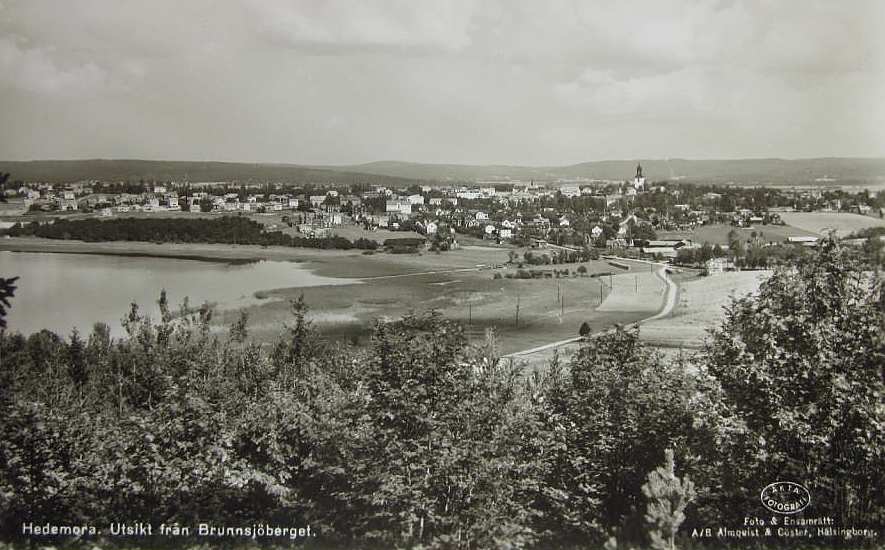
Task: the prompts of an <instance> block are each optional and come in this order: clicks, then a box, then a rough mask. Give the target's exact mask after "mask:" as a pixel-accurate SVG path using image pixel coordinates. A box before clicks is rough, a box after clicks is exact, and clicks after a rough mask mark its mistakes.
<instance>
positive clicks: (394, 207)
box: [385, 199, 412, 214]
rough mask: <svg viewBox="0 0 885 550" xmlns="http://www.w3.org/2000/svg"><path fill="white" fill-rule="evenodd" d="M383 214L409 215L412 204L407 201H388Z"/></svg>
mask: <svg viewBox="0 0 885 550" xmlns="http://www.w3.org/2000/svg"><path fill="white" fill-rule="evenodd" d="M385 212H388V213H390V212H395V213H398V214H411V213H412V203H411V202H409V201H408V200H398V199H397V200H389V201H387V203H386V208H385Z"/></svg>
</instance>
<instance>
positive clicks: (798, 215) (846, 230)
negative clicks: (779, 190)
mask: <svg viewBox="0 0 885 550" xmlns="http://www.w3.org/2000/svg"><path fill="white" fill-rule="evenodd" d="M781 219H782V220H784V222H786V223H788V224H790V225H792V226H793V227H798V228H800V229H803V230H805V231H809V232H812V233H814V234H816V235H825V234H826V233H827V232H828V231H830V230H835V231H836V235H838V236H840V237H844V236H846V235H849V234H851V233H854V232H855V231H857V230H859V229H866V228H867V227H885V220H883V219H881V218H874V217H872V216H863V215H861V214H850V213H847V212H784V213H782V214H781Z"/></svg>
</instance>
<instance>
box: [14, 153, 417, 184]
mask: <svg viewBox="0 0 885 550" xmlns="http://www.w3.org/2000/svg"><path fill="white" fill-rule="evenodd" d="M0 171H3V172H9V173H11V174H12V179H14V180H19V181H45V182H53V183H57V182H74V181H88V180H101V181H127V180H128V181H139V180H142V179H143V180H145V181H153V180H158V181H189V182H210V181H236V182H252V183H263V182H282V183H297V184H329V183H343V184H354V183H369V184H381V185H389V186H392V187H408V186H409V185H412V184H414V183H416V181H415V180H411V179H409V178H403V177H399V176H396V175H384V174H368V173H363V174H360V173H354V172H350V171H343V170H335V169H332V168H325V167H311V166H301V165H297V164H258V163H254V164H252V163H238V162H200V161H161V160H104V159H90V160H34V161H24V162H20V161H8V162H7V161H0Z"/></svg>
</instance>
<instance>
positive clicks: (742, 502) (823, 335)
mask: <svg viewBox="0 0 885 550" xmlns="http://www.w3.org/2000/svg"><path fill="white" fill-rule="evenodd" d="M10 303H11V304H12V307H14V306H15V298H14V297H13V298H12V299H11V300H10ZM159 305H160V310H161V316H160V318H159V319H149V318H146V317H144V316H142V315H141V313H140V310H139V308H138V307H137V306H136V305H134V304H133V305H132V307H131V310H130V311H129V312H128V313H126V315H125V317H124V318H123V324H124V327H125V329H126V336H124V337H121V338H112V337H111V336H110V332H109V330H108V327H107V326H104V325H101V324H98V325H96V326H95V327H94V328H93V330H92V332H91V333H90V334H78V333H76V332H75V333H73V334H70V335H58V334H54V333H51V332H49V331H45V330H44V331H41V332H38V333H35V334H31V335H22V334H18V333H9V332H6V331H0V357H2V369H0V387H2V392H0V415H2V419H3V422H2V423H0V469H2V474H3V475H2V476H0V517H2V519H3V521H2V523H0V530H2V532H0V538H2V539H3V540H5V541H7V542H9V543H12V544H16V545H17V544H26V543H27V540H25V539H24V538H23V537H22V533H21V525H22V523H23V522H25V521H32V522H34V523H40V522H47V521H48V522H52V523H54V524H68V525H82V524H95V525H99V526H101V527H102V528H106V526H107V525H110V524H111V523H112V522H125V521H130V522H132V521H137V520H147V521H151V522H153V523H154V524H160V523H164V524H167V525H169V524H178V525H182V526H186V525H196V524H197V523H198V522H209V523H212V524H216V525H251V524H272V525H273V524H276V525H287V526H288V525H293V526H308V525H309V526H310V527H311V530H312V531H311V532H312V533H313V536H312V537H311V538H309V539H305V540H303V541H300V542H299V544H302V545H303V546H304V547H307V548H424V549H429V548H440V549H445V548H457V549H473V548H476V549H487V548H502V549H503V548H506V549H523V548H525V549H532V548H544V549H546V548H564V549H569V548H588V547H590V548H602V547H603V546H604V547H606V548H677V547H678V548H714V547H716V548H719V547H723V546H727V547H748V546H753V547H759V546H758V542H759V541H748V540H746V539H744V540H734V539H716V538H713V539H708V540H704V539H699V538H697V537H693V536H692V533H697V532H703V529H704V528H709V527H713V528H714V529H715V528H716V527H725V528H730V529H736V528H740V527H742V526H744V525H745V522H746V520H747V518H748V517H756V516H759V517H764V518H769V517H772V516H773V515H774V514H773V513H771V512H768V511H767V510H765V509H764V508H763V506H762V503H761V502H760V500H759V499H760V497H759V495H760V491H761V490H762V489H763V488H764V487H765V486H767V485H769V484H770V483H773V482H776V481H792V482H795V483H798V484H802V485H803V486H804V487H806V488H807V489H808V491H809V493H810V494H811V495H812V499H811V502H810V504H808V507H807V508H806V509H805V510H804V511H803V512H802V515H803V516H804V517H809V518H811V517H829V518H832V520H833V522H834V523H833V524H834V525H835V526H837V527H841V528H851V527H853V528H871V529H874V530H876V535H875V536H873V537H868V538H857V539H851V540H848V541H846V540H845V539H844V538H840V539H833V538H827V537H817V536H815V537H811V538H808V539H806V540H803V541H801V544H799V545H798V546H797V542H796V541H795V540H793V539H789V538H777V537H773V538H769V539H766V540H765V541H764V546H765V547H766V548H772V547H783V548H796V547H803V548H809V547H833V546H841V545H844V544H848V545H850V546H851V547H878V546H881V545H882V544H883V542H885V539H883V535H882V533H883V531H882V528H883V527H885V494H883V492H882V491H881V488H882V487H883V486H885V406H883V395H885V336H883V335H885V292H883V285H882V278H881V277H880V275H879V274H878V273H871V272H869V271H864V270H863V269H861V267H860V266H859V265H858V264H857V263H856V261H855V260H854V259H852V256H851V255H849V254H847V253H846V250H845V249H844V248H842V246H840V245H839V243H838V242H836V241H835V240H827V241H825V242H824V243H823V244H822V245H821V246H820V247H818V248H816V249H814V250H813V251H812V252H811V253H809V254H808V255H805V256H803V257H801V258H800V259H798V260H797V263H796V264H795V265H793V266H784V267H780V268H778V269H777V270H776V271H775V273H774V275H773V276H772V277H771V278H770V279H769V280H768V281H767V282H765V283H764V284H763V286H762V287H761V289H760V290H759V292H758V293H757V294H755V295H751V296H748V297H745V298H742V299H739V300H735V301H733V302H732V303H731V305H730V306H729V307H728V310H727V314H726V318H725V320H724V321H723V322H722V324H721V325H720V326H717V327H713V328H712V329H711V331H710V337H709V339H708V340H707V343H706V345H705V347H704V349H703V350H702V351H701V352H699V353H697V354H695V355H684V354H680V355H677V356H674V357H671V358H667V356H664V355H662V354H661V353H659V352H657V351H655V350H653V349H650V348H647V347H645V346H644V345H643V344H642V342H641V341H640V339H639V337H638V332H637V330H636V329H627V328H616V329H613V330H611V331H609V332H606V333H602V334H599V335H596V336H595V337H588V338H586V340H585V342H584V343H583V344H582V347H581V349H580V350H579V351H578V352H577V353H575V354H574V355H573V356H572V357H568V358H557V359H554V360H553V361H552V363H550V364H549V365H547V366H545V367H544V368H537V369H527V368H525V367H524V366H523V365H521V364H519V363H518V362H514V361H512V360H510V359H504V358H502V357H501V356H500V354H499V352H498V350H497V346H496V343H495V335H494V333H493V332H491V331H490V332H489V333H488V334H487V337H486V339H485V342H484V343H482V344H479V345H470V344H469V343H468V340H467V337H466V334H465V329H464V327H462V326H461V325H459V324H458V323H456V322H454V321H451V320H448V319H445V318H443V317H442V316H440V315H439V314H437V313H435V312H432V311H430V312H415V313H413V314H411V315H408V316H406V317H404V318H402V319H398V320H378V321H376V323H375V324H374V328H373V334H372V342H371V345H370V346H369V347H368V348H361V349H358V348H350V347H342V346H341V345H337V347H336V346H333V345H331V344H329V343H326V342H324V341H323V340H321V339H320V338H319V337H318V336H317V333H316V332H315V330H314V328H313V326H312V325H311V322H310V312H309V311H308V310H307V308H306V306H305V304H304V302H303V300H294V301H293V302H292V319H291V322H290V323H289V324H288V325H287V326H285V327H283V328H281V332H280V335H279V338H278V340H277V341H276V343H274V344H272V345H264V346H263V345H261V344H259V343H257V342H254V341H252V340H251V339H250V337H249V319H248V318H247V317H246V316H241V317H240V318H239V319H237V321H236V322H234V323H233V324H232V325H231V327H230V330H229V332H228V333H226V334H225V335H224V336H219V335H218V334H217V333H215V332H213V331H211V330H210V328H209V327H210V320H211V318H212V315H213V311H212V309H211V308H209V307H208V306H201V307H193V306H191V305H189V304H187V303H184V304H182V305H181V307H179V308H173V307H171V306H170V305H169V304H168V303H167V301H166V298H165V294H163V295H161V296H160V297H159ZM31 540H35V539H31ZM36 542H38V543H40V544H56V545H61V546H65V545H82V546H85V547H92V546H94V545H96V544H99V545H101V546H102V547H114V546H115V545H116V546H117V547H131V546H133V545H137V546H147V545H153V546H163V547H195V546H198V545H200V544H204V543H206V542H207V541H206V539H194V538H191V539H170V538H165V539H164V538H157V537H154V538H151V539H139V538H137V537H133V538H125V539H113V540H111V539H107V538H105V539H99V540H97V539H95V538H91V539H90V538H89V537H83V538H79V539H73V538H70V537H68V538H63V537H62V538H55V539H53V538H52V537H47V538H42V539H39V540H36ZM229 542H230V544H231V545H233V546H234V547H245V546H246V545H249V544H251V541H248V540H247V541H238V540H235V539H232V540H230V541H229ZM289 544H290V543H289V542H288V541H285V542H284V543H283V542H281V543H280V545H289ZM238 545H239V546H238Z"/></svg>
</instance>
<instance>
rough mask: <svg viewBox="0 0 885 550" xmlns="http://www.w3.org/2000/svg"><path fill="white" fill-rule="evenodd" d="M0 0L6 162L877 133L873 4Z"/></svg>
mask: <svg viewBox="0 0 885 550" xmlns="http://www.w3.org/2000/svg"><path fill="white" fill-rule="evenodd" d="M0 2H2V3H0V72H2V74H3V79H2V81H0V116H3V117H5V118H6V119H7V120H12V118H14V120H16V121H17V125H18V126H19V127H22V128H26V130H25V131H26V132H28V133H29V135H28V136H26V137H23V138H21V139H19V141H18V142H17V143H9V142H8V141H9V138H5V139H6V142H4V141H0V150H5V151H11V152H14V153H15V154H16V155H18V156H24V157H44V158H45V157H52V156H54V155H56V154H58V153H56V152H55V151H60V150H63V151H65V154H67V155H73V156H76V151H77V149H78V148H80V149H81V150H82V151H83V152H84V153H83V154H84V155H87V154H88V155H89V156H102V151H109V152H113V153H114V154H116V155H120V154H125V156H130V157H142V156H151V157H169V158H172V157H174V158H232V159H233V158H236V159H243V160H250V159H255V160H276V161H290V162H306V163H319V162H329V163H346V162H349V161H370V160H375V159H378V158H403V159H404V160H430V161H433V160H444V161H455V162H467V161H471V162H529V161H531V162H536V163H541V164H551V163H556V162H579V161H582V160H587V158H594V157H595V158H598V157H596V155H604V156H621V157H627V158H633V157H635V156H654V155H660V156H689V157H691V156H704V155H709V154H716V155H718V156H735V155H740V156H747V155H752V154H753V151H758V152H759V153H764V154H766V155H769V154H779V153H778V152H777V151H773V150H769V149H768V148H767V147H768V146H767V144H769V143H771V144H775V145H777V146H778V147H780V148H781V151H783V153H780V154H784V155H786V154H792V155H800V156H803V155H804V156H808V155H812V154H814V155H817V154H837V153H839V154H846V152H847V153H850V152H851V151H856V154H870V152H877V151H880V150H881V148H878V149H877V147H876V144H875V142H874V141H873V139H872V138H871V137H870V136H872V135H873V129H876V128H880V127H885V107H883V106H881V101H880V100H879V99H878V98H879V97H881V96H882V94H883V93H885V87H883V82H882V80H883V79H882V75H883V64H882V55H883V52H885V33H880V32H878V29H877V28H876V24H877V23H878V22H879V21H881V20H883V17H881V16H882V15H885V13H883V9H885V3H883V2H879V1H877V0H855V1H852V2H832V1H829V0H805V1H803V2H801V3H796V2H782V1H778V0H718V1H717V0H710V1H707V2H696V1H690V0H634V1H630V2H624V1H620V0H618V1H616V0H594V1H593V2H586V1H585V0H547V1H544V2H539V1H537V0H452V1H445V2H443V1H440V2H416V1H414V0H368V1H364V2H355V1H352V0H231V1H226V2H218V1H217V0H189V1H187V2H181V1H180V0H151V1H149V2H143V1H135V0H65V1H64V2H58V1H57V0H0ZM74 99H77V101H73V100H74ZM86 100H88V102H89V104H88V105H87V101H86ZM42 113H51V115H52V121H51V122H52V124H50V123H49V122H44V121H43V120H42V119H41V118H40V117H41V116H44V115H43V114H42ZM46 116H48V115H46ZM10 117H12V118H10ZM828 128H829V130H828ZM834 128H835V129H837V130H833V129H834ZM53 131H55V132H58V133H60V135H62V136H65V137H66V138H67V141H66V142H64V143H61V142H60V139H61V138H59V137H58V135H56V134H53V135H52V136H50V135H49V132H53ZM834 132H836V133H837V134H838V141H837V140H836V139H835V138H834V137H833V136H834V135H836V133H834ZM712 133H715V135H716V136H718V137H717V139H716V140H711V139H710V135H711V134H712ZM639 134H641V135H642V139H637V138H636V136H637V135H639ZM3 139H4V138H2V137H0V140H3ZM714 142H715V143H714ZM762 143H765V144H766V145H765V146H764V147H763V146H762V145H760V144H762ZM880 143H881V141H880ZM642 148H645V150H642ZM729 151H732V153H729ZM803 151H805V153H803ZM653 152H654V155H653V154H652V153H653ZM830 152H831V153H830ZM108 154H110V153H108ZM877 154H880V153H877ZM588 155H592V156H591V157H588Z"/></svg>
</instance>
